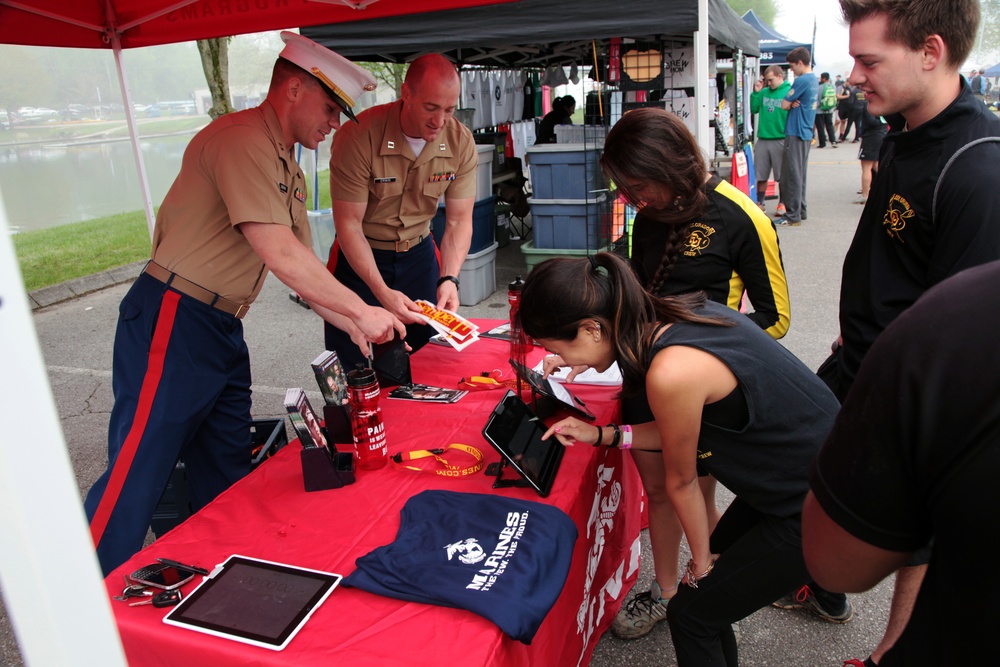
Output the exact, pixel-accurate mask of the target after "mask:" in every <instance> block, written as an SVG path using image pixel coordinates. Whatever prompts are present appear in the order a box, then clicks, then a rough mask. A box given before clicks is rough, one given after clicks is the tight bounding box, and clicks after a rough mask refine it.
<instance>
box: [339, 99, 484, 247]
mask: <svg viewBox="0 0 1000 667" xmlns="http://www.w3.org/2000/svg"><path fill="white" fill-rule="evenodd" d="M402 106H403V102H402V100H399V101H396V102H393V103H391V104H383V105H380V106H377V107H373V108H371V109H368V110H366V111H364V112H363V113H361V114H360V115H359V116H358V123H357V124H354V123H348V124H347V125H345V126H344V127H342V128H340V129H339V130H337V132H336V133H335V134H334V135H333V147H332V148H331V151H330V174H331V177H330V191H331V195H332V197H333V198H334V199H339V200H341V201H348V202H355V203H366V204H367V209H366V210H365V216H364V220H363V223H362V228H363V230H364V235H365V236H366V237H368V238H369V239H375V240H379V241H410V240H413V239H416V238H418V237H420V236H427V235H428V234H430V220H431V218H433V217H434V214H435V213H437V207H438V200H439V199H440V197H441V195H444V194H445V193H447V195H448V197H451V198H455V199H468V198H470V197H474V196H475V194H476V167H477V165H478V156H477V153H476V144H475V141H474V140H473V138H472V133H471V132H470V131H469V130H468V128H466V127H465V126H464V125H462V124H461V123H459V122H458V121H457V120H455V119H454V118H451V119H449V120H448V123H447V125H445V128H444V129H443V130H442V131H441V134H440V135H438V137H437V139H435V140H434V141H432V142H427V145H426V146H424V149H423V151H421V153H420V155H419V156H414V155H413V151H412V150H411V149H410V145H409V143H408V142H407V141H406V138H405V137H404V136H403V130H402V127H401V126H400V123H399V112H400V109H402Z"/></svg>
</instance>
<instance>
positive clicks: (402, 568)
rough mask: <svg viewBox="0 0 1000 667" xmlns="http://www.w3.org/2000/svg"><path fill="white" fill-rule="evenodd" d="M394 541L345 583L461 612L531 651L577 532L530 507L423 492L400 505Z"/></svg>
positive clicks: (547, 510)
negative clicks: (485, 622) (476, 617)
mask: <svg viewBox="0 0 1000 667" xmlns="http://www.w3.org/2000/svg"><path fill="white" fill-rule="evenodd" d="M400 517H401V519H400V526H399V532H398V533H397V534H396V540H395V541H394V542H392V543H391V544H388V545H386V546H384V547H379V548H378V549H375V550H374V551H372V552H371V553H370V554H367V555H365V556H362V557H361V558H359V559H358V560H357V566H358V569H357V570H355V571H354V572H353V573H352V574H350V575H349V576H348V577H347V578H345V579H344V581H343V584H344V585H345V586H354V587H356V588H360V589H362V590H365V591H368V592H370V593H376V594H378V595H384V596H387V597H392V598H397V599H400V600H409V601H412V602H424V603H426V604H436V605H441V606H445V607H456V608H458V609H467V610H469V611H471V612H473V613H475V614H478V615H480V616H483V617H484V618H487V619H489V620H490V621H493V622H494V623H496V624H497V626H498V627H499V628H500V629H501V630H503V631H504V632H505V633H507V634H508V635H509V636H510V637H512V638H513V639H517V640H518V641H521V642H523V643H525V644H530V643H531V640H532V638H533V637H534V636H535V633H536V632H537V631H538V627H539V626H540V625H541V624H542V621H543V620H545V616H546V615H547V614H548V613H549V610H550V609H551V608H552V605H553V604H555V601H556V599H557V598H558V597H559V593H560V592H561V591H562V588H563V585H564V584H565V582H566V576H567V575H568V574H569V566H570V561H571V560H572V558H573V544H574V543H575V542H576V537H577V530H576V526H575V525H574V524H573V520H572V519H570V518H569V517H568V516H567V515H566V514H565V513H564V512H563V511H562V510H559V509H558V508H555V507H552V506H551V505H546V504H544V503H539V502H535V501H531V500H519V499H517V498H506V497H503V496H492V495H486V494H478V493H455V492H453V491H424V492H422V493H419V494H417V495H416V496H414V497H412V498H410V499H409V500H408V501H406V504H405V505H404V506H403V510H402V512H401V514H400Z"/></svg>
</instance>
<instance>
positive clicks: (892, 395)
mask: <svg viewBox="0 0 1000 667" xmlns="http://www.w3.org/2000/svg"><path fill="white" fill-rule="evenodd" d="M998 284H1000V262H992V263H990V264H987V265H985V266H980V267H976V268H973V269H969V270H967V271H963V272H961V273H959V274H958V275H956V276H954V277H952V278H949V279H948V280H946V281H944V282H943V283H941V284H940V285H938V286H937V287H934V288H933V289H931V290H930V291H929V292H927V293H926V294H925V295H924V296H923V297H922V298H921V299H920V300H919V301H917V303H916V304H915V305H914V306H913V307H912V308H910V309H909V310H907V311H906V312H905V313H903V314H902V315H900V316H899V317H898V318H897V319H896V321H895V322H893V323H892V324H891V325H890V326H889V328H888V329H886V330H885V332H883V334H882V335H881V336H879V339H878V340H877V341H876V342H875V345H874V346H873V347H872V349H871V353H870V354H869V355H868V356H867V357H865V361H864V363H862V365H861V370H860V372H859V373H858V378H857V381H856V382H855V383H854V387H853V388H852V390H851V392H850V393H849V394H848V396H847V401H846V402H845V403H844V406H843V409H842V410H841V412H840V414H839V415H838V417H837V420H836V423H835V425H834V427H833V431H832V432H831V434H830V437H829V439H828V440H827V442H826V444H825V445H824V446H823V449H822V451H820V453H819V456H818V457H817V459H816V462H815V465H814V468H813V470H812V474H811V478H810V483H811V487H812V492H811V493H810V495H809V496H808V498H807V499H806V504H805V507H804V508H803V514H802V524H803V525H802V533H803V548H804V551H805V558H806V564H807V565H808V567H809V572H810V573H812V575H813V576H814V577H816V579H817V580H818V581H819V582H820V583H821V584H822V585H823V586H827V587H829V588H832V589H834V590H847V591H861V590H867V589H868V588H871V587H872V586H874V585H875V584H876V583H877V582H878V581H879V580H881V579H882V578H883V577H886V576H888V575H889V574H890V573H891V572H892V571H893V570H895V569H896V568H898V567H900V566H902V565H904V564H905V563H906V561H907V558H908V557H909V556H910V555H911V554H912V553H913V552H914V551H916V550H918V549H920V548H921V547H922V546H923V545H924V544H926V543H927V542H928V541H929V540H930V539H931V538H933V539H934V546H933V549H932V552H931V556H930V565H929V567H928V570H927V576H926V577H925V578H924V580H923V584H922V586H921V588H920V592H919V595H918V597H917V599H916V605H915V606H914V608H913V613H912V615H911V616H910V619H909V623H907V624H906V627H905V629H904V630H903V632H902V635H901V636H900V637H899V639H898V640H897V641H896V642H895V645H894V646H893V647H892V648H891V649H889V651H888V652H886V653H885V655H884V656H882V658H881V660H879V662H878V664H879V666H880V667H889V666H890V665H982V664H988V663H989V662H991V659H988V658H987V657H986V656H989V655H993V654H994V653H995V648H994V646H993V641H992V635H993V633H994V632H995V630H996V627H997V621H998V620H1000V619H998V612H997V609H996V604H995V601H994V598H993V596H992V595H990V594H989V593H990V592H992V591H996V590H997V589H998V586H1000V570H997V568H995V567H992V566H991V564H990V563H989V560H990V559H991V558H992V557H993V556H995V554H997V552H998V550H1000V533H998V532H997V531H996V530H995V528H994V526H993V525H992V521H991V519H992V518H993V517H996V516H998V515H1000V489H998V488H997V485H996V471H997V470H1000V379H998V378H1000V356H998V355H997V354H996V351H995V347H996V335H997V331H1000V292H998V290H997V289H996V286H997V285H998ZM958 332H960V333H958ZM956 334H957V335H956ZM929 351H931V352H930V353H929ZM984 519H985V520H984ZM976 563H981V564H982V566H977V565H976ZM993 659H995V657H994V658H993Z"/></svg>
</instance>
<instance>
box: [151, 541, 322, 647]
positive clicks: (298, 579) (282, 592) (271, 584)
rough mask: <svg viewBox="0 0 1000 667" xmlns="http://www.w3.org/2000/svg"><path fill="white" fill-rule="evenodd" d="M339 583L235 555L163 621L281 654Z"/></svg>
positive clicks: (313, 572)
mask: <svg viewBox="0 0 1000 667" xmlns="http://www.w3.org/2000/svg"><path fill="white" fill-rule="evenodd" d="M341 579H342V577H341V576H340V575H339V574H333V573H331V572H320V571H319V570H309V569H305V568H301V567H294V566H291V565H283V564H281V563H273V562H271V561H266V560H259V559H256V558H248V557H246V556H236V555H234V556H230V557H229V558H228V559H226V562H225V563H223V564H222V565H220V566H219V567H217V568H215V570H214V571H212V573H211V574H210V575H208V577H206V578H205V580H204V581H202V582H201V584H200V585H199V586H198V588H196V589H194V591H192V592H191V594H190V595H188V596H187V597H186V598H184V599H183V600H181V602H180V604H178V605H177V606H176V607H174V608H173V609H172V610H171V611H170V613H169V614H167V615H166V616H165V617H164V618H163V622H164V623H167V624H169V625H176V626H179V627H182V628H188V629H189V630H196V631H198V632H204V633H206V634H210V635H215V636H217V637H224V638H226V639H232V640H234V641H238V642H243V643H244V644H252V645H254V646H261V647H263V648H269V649H272V650H275V651H280V650H281V649H283V648H285V646H287V645H288V642H290V641H291V640H292V638H293V637H294V636H295V635H296V633H298V631H299V630H300V629H301V628H302V626H303V625H304V624H305V622H306V621H307V620H309V617H310V616H311V615H312V613H313V612H314V611H315V610H316V608H317V607H319V606H320V605H321V604H322V603H323V601H324V600H326V598H327V597H328V596H329V595H330V593H332V592H333V589H334V588H336V587H337V584H339V583H340V580H341Z"/></svg>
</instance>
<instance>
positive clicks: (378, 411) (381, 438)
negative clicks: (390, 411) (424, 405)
mask: <svg viewBox="0 0 1000 667" xmlns="http://www.w3.org/2000/svg"><path fill="white" fill-rule="evenodd" d="M347 391H348V397H349V399H350V404H351V433H352V434H353V436H354V449H355V454H354V456H355V460H356V461H357V464H358V468H360V469H362V470H377V469H379V468H381V467H382V466H384V465H385V464H386V463H387V462H388V461H389V448H388V446H387V444H386V441H385V424H383V423H382V408H380V407H379V404H378V395H379V386H378V378H376V377H375V371H374V369H371V368H362V367H361V366H360V365H359V367H358V368H356V369H355V370H353V371H351V372H350V373H348V374H347Z"/></svg>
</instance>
